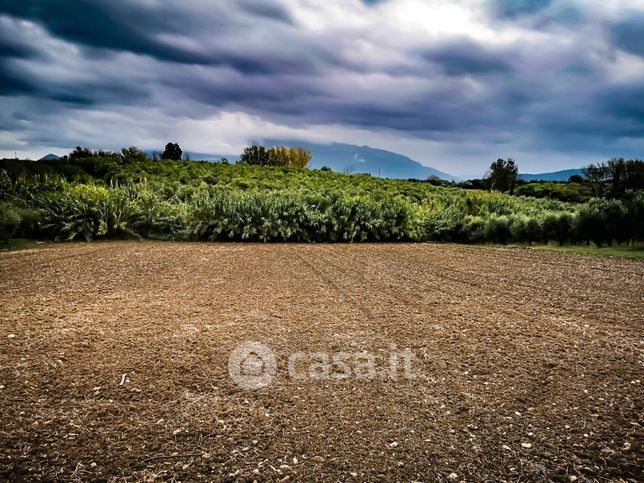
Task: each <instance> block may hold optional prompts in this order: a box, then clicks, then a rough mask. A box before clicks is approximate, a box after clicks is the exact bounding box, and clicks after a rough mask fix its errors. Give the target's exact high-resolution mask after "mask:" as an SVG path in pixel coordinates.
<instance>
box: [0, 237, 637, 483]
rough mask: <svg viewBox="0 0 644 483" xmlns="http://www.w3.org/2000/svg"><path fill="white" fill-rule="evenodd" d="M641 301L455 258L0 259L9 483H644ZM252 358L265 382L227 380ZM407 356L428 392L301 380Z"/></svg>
mask: <svg viewBox="0 0 644 483" xmlns="http://www.w3.org/2000/svg"><path fill="white" fill-rule="evenodd" d="M643 286H644V264H643V263H642V262H641V261H637V260H626V259H618V258H603V257H602V258H600V257H589V256H579V255H570V254H561V253H550V252H542V251H532V250H522V249H501V248H485V247H468V246H449V245H427V244H421V245H410V244H405V245H393V244H390V245H258V244H175V243H152V242H141V243H136V242H115V243H98V244H90V245H85V244H69V245H52V246H48V247H46V248H41V249H36V250H25V251H22V252H9V253H2V254H0V288H1V291H0V322H1V326H0V331H1V332H0V385H1V386H3V387H2V388H1V389H0V410H1V413H0V480H1V479H2V478H3V477H4V478H8V479H11V480H28V481H33V480H49V481H50V480H56V479H58V480H116V481H133V480H153V479H155V478H157V479H163V480H166V479H171V478H174V479H176V480H184V481H186V480H195V479H204V480H253V479H257V480H258V481H262V480H288V479H290V480H291V481H301V480H313V479H315V480H327V481H338V480H343V481H346V480H354V481H364V480H383V481H385V480H386V481H412V480H417V481H435V480H437V479H440V480H448V479H451V480H453V481H461V480H466V481H485V480H488V481H498V480H510V481H517V480H522V481H525V480H547V479H553V480H561V481H570V477H571V476H575V477H577V478H578V480H577V481H585V480H593V479H594V480H600V481H601V480H609V479H613V480H616V479H618V478H623V479H627V480H632V481H636V480H640V479H642V477H643V474H642V453H641V450H642V448H641V442H642V424H644V422H643V419H642V409H643V408H642V384H641V380H642V379H644V377H643V376H644V375H643V371H642V358H641V350H642V344H643V339H644V324H643V317H642V314H643V313H644V290H643ZM12 335H13V337H10V336H12ZM245 341H260V342H262V343H264V344H266V345H267V346H269V347H270V348H271V349H272V350H273V351H274V353H275V354H276V356H277V361H278V373H277V375H276V377H275V379H274V380H273V382H272V384H271V385H269V386H268V387H264V388H261V389H256V390H245V389H242V388H240V387H238V386H237V385H236V384H235V383H234V381H233V380H232V379H231V378H230V376H229V374H228V369H227V364H228V357H229V355H230V353H231V351H232V350H233V349H234V348H235V347H236V346H237V345H238V344H240V343H242V342H245ZM394 346H395V347H396V348H397V349H398V350H402V349H404V348H410V349H411V350H412V351H413V352H414V354H415V356H416V359H415V361H414V369H415V370H417V371H418V372H420V373H422V374H423V375H425V376H427V377H423V378H417V379H405V378H404V377H398V378H397V379H396V380H393V379H390V378H387V377H379V378H377V379H372V380H364V379H357V378H355V377H352V378H349V379H337V378H334V379H324V380H319V379H309V378H306V379H293V378H290V377H289V376H288V373H287V371H286V366H287V360H288V357H289V355H290V354H292V353H294V352H297V351H313V352H324V353H328V354H332V353H334V352H337V351H342V352H356V351H361V350H366V351H369V352H371V353H373V354H376V356H377V357H378V358H379V359H378V361H379V363H380V362H382V361H384V360H385V359H384V357H385V356H386V355H387V353H388V351H390V350H391V348H392V347H394ZM381 358H382V360H381ZM123 374H127V378H128V380H127V382H126V383H124V384H123V385H120V384H119V383H120V382H121V378H122V375H123ZM522 443H523V444H522ZM527 446H530V447H527ZM452 473H454V474H452ZM450 474H452V475H451V478H450ZM455 475H456V476H455ZM573 480H574V478H573Z"/></svg>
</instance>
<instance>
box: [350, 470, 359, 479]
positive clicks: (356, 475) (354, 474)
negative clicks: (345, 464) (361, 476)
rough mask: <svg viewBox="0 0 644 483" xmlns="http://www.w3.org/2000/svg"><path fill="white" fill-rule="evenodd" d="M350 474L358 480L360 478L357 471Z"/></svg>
mask: <svg viewBox="0 0 644 483" xmlns="http://www.w3.org/2000/svg"><path fill="white" fill-rule="evenodd" d="M349 474H350V475H351V476H353V477H354V478H357V477H358V473H356V472H355V471H352V472H351V473H349Z"/></svg>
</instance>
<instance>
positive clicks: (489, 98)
mask: <svg viewBox="0 0 644 483" xmlns="http://www.w3.org/2000/svg"><path fill="white" fill-rule="evenodd" d="M617 4H618V5H617V6H616V7H614V8H613V9H612V10H610V9H608V8H607V7H605V6H604V5H603V2H601V1H600V0H588V1H584V2H582V1H580V0H541V1H531V2H527V1H521V0H514V1H511V0H488V1H487V2H478V1H468V0H456V1H446V0H445V1H439V0H431V1H429V0H428V1H426V2H423V1H420V0H419V1H418V2H416V4H415V6H414V3H413V2H405V3H404V4H403V3H402V2H401V1H400V0H387V1H367V0H364V1H362V0H343V1H339V0H338V1H329V2H324V3H323V4H316V2H310V1H308V0H288V1H287V0H283V1H282V0H271V1H262V0H243V1H239V2H212V1H206V0H190V1H179V0H166V1H163V2H156V1H155V2H150V1H144V0H131V1H99V0H78V1H76V2H74V3H73V4H71V3H70V2H66V1H64V0H34V1H32V2H14V1H10V0H0V27H2V28H0V95H2V96H3V99H4V101H3V107H5V112H4V113H3V114H2V118H1V119H0V122H1V126H0V127H1V128H2V130H3V133H4V134H3V135H2V137H0V143H1V144H0V147H2V148H3V149H5V150H7V151H8V150H11V151H13V150H14V149H19V148H23V147H25V149H26V147H29V146H30V145H41V146H47V147H50V146H61V147H67V146H73V145H76V144H82V143H92V142H95V141H94V140H93V139H87V138H84V136H88V137H92V138H93V137H95V136H98V137H99V138H100V136H104V135H105V134H104V129H103V128H102V127H101V125H100V124H101V122H103V121H99V120H98V119H99V118H100V119H101V120H104V119H110V120H114V121H113V122H115V123H116V119H118V120H119V122H126V121H127V118H125V117H124V116H125V114H124V113H127V116H132V117H133V121H134V120H135V119H136V118H139V119H146V122H145V123H143V122H142V124H141V127H140V129H139V130H138V131H137V133H135V134H136V135H138V136H139V139H140V141H138V142H137V139H136V138H134V139H132V138H131V137H128V138H127V139H123V141H122V144H131V143H135V144H140V145H141V146H142V147H144V148H155V147H158V146H149V145H145V143H148V144H149V143H153V142H159V140H160V139H162V136H163V135H166V133H168V132H169V133H171V132H172V128H173V126H174V125H175V119H177V118H179V119H183V120H185V122H192V123H197V124H198V125H199V126H202V124H204V123H205V124H206V125H207V123H208V122H214V123H215V124H216V125H217V126H218V129H220V130H221V129H222V126H221V125H220V124H217V123H219V122H220V121H219V120H220V119H225V120H226V122H232V121H230V119H237V118H235V117H234V116H232V117H231V116H227V115H225V113H239V116H241V117H240V118H239V119H243V121H244V123H246V124H243V125H242V126H240V127H238V129H240V130H242V129H245V130H246V131H244V133H245V136H246V139H257V138H261V137H262V136H263V133H262V132H261V130H262V129H266V124H265V123H269V124H270V126H272V127H271V129H277V130H283V131H284V132H285V133H286V134H285V135H288V134H289V132H291V131H292V132H295V133H296V134H297V135H298V136H299V137H300V138H306V137H307V136H310V137H311V139H317V138H318V137H319V135H318V132H319V131H320V130H324V129H323V128H322V127H321V126H331V127H329V133H331V132H335V133H338V135H339V136H343V135H348V134H347V133H357V134H356V135H359V136H365V139H367V138H368V139H376V140H379V139H382V140H383V142H385V141H384V140H387V141H386V142H388V143H390V144H389V145H387V146H384V145H383V146H376V147H384V148H389V149H392V148H398V149H399V150H400V149H402V150H405V149H407V151H406V152H404V153H403V154H407V155H410V156H412V157H416V158H419V159H420V160H421V161H427V162H428V163H434V160H435V159H436V158H439V157H440V159H441V162H444V163H448V165H449V166H451V165H453V164H454V163H456V165H459V163H460V165H459V167H458V168H457V171H460V173H463V172H468V170H469V172H474V171H476V172H478V171H480V170H481V169H482V168H481V166H483V165H485V164H487V163H488V161H489V158H490V157H495V156H496V155H502V154H504V153H506V154H507V155H515V153H518V154H524V156H525V157H526V158H527V159H528V160H529V161H528V162H530V163H532V164H534V163H536V161H530V159H532V157H531V154H530V153H533V152H534V153H537V152H538V151H540V152H550V151H554V152H556V158H555V157H554V156H552V155H550V154H548V155H547V159H544V161H543V163H544V169H545V168H547V167H548V166H546V165H547V164H548V163H551V164H553V166H551V167H557V166H554V165H555V164H556V163H561V162H562V158H563V159H564V160H565V159H569V161H566V163H567V164H568V165H574V164H575V163H578V162H579V160H580V159H582V158H583V159H585V160H586V161H591V160H592V159H590V160H588V159H586V158H587V157H588V156H589V155H590V156H592V155H593V152H594V153H596V156H597V157H598V158H599V159H601V157H603V156H605V154H606V153H608V152H609V151H610V153H611V155H616V156H622V155H623V156H634V155H639V156H642V150H644V142H642V141H641V138H642V136H643V133H644V105H643V104H642V101H640V99H643V98H644V60H642V59H643V58H644V50H642V46H643V45H644V33H643V32H644V8H641V7H640V8H636V7H635V5H636V2H633V1H629V0H620V1H619V2H617ZM296 5H297V6H296ZM410 5H411V7H410ZM412 7H413V8H414V9H416V10H413V9H412ZM405 9H409V11H406V10H405ZM450 9H451V10H450ZM454 12H456V13H454ZM149 113H154V116H152V115H151V114H150V115H148V114H149ZM52 116H54V117H55V119H57V121H56V122H55V123H54V122H52V121H51V117H52ZM80 119H83V123H80V121H78V120H80ZM212 119H216V120H217V121H212ZM110 122H112V121H110ZM221 122H223V121H221ZM240 122H241V121H240ZM134 124H135V123H134ZM276 126H278V127H276ZM333 126H336V127H333ZM233 127H234V126H232V127H231V129H230V131H226V132H228V134H227V135H228V136H230V132H234V131H233ZM307 130H308V131H307ZM280 132H281V131H280ZM307 133H308V134H307ZM370 133H371V134H370ZM382 133H387V135H386V136H385V135H383V134H382ZM331 135H332V134H328V135H327V137H330V136H331ZM123 136H125V137H127V136H134V134H133V133H132V129H124V130H123ZM214 136H218V134H217V133H215V134H214ZM221 136H223V134H222V135H221ZM110 139H111V137H110ZM396 139H405V140H406V141H405V143H406V144H404V143H403V141H400V143H399V145H398V144H396V143H397V141H396ZM219 141H220V144H222V145H223V146H226V140H225V139H223V137H222V138H221V139H219ZM338 141H343V142H353V143H356V144H366V141H364V140H363V139H338ZM106 142H108V141H106ZM109 142H112V141H111V140H110V141H109ZM240 142H241V141H240ZM98 143H99V144H101V145H102V146H103V147H112V148H116V147H118V146H106V145H104V144H102V143H103V141H100V140H99V142H98ZM207 147H208V146H205V147H204V146H201V147H194V148H191V149H193V150H201V151H203V150H204V149H207ZM589 148H590V149H592V150H594V151H593V152H589ZM222 149H223V148H222ZM228 149H231V150H233V149H237V146H236V145H235V146H231V147H229V148H228ZM477 152H478V153H480V161H478V160H474V157H475V153H477ZM464 153H465V154H464ZM450 156H452V157H453V158H454V161H451V160H448V161H445V159H446V158H449V157H450ZM535 159H536V154H535ZM434 164H435V163H434ZM437 167H439V168H443V169H446V168H447V166H445V165H442V166H440V165H438V166H437ZM536 169H538V168H537V167H536V166H534V167H533V168H531V170H533V171H534V170H536ZM457 174H458V173H457Z"/></svg>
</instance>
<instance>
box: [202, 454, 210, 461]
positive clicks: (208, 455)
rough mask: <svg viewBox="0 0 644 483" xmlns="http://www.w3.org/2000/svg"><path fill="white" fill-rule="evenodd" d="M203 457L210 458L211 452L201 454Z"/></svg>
mask: <svg viewBox="0 0 644 483" xmlns="http://www.w3.org/2000/svg"><path fill="white" fill-rule="evenodd" d="M201 457H202V458H203V459H205V460H209V459H210V453H204V454H202V455H201Z"/></svg>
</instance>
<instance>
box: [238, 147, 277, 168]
mask: <svg viewBox="0 0 644 483" xmlns="http://www.w3.org/2000/svg"><path fill="white" fill-rule="evenodd" d="M239 163H241V164H251V165H255V166H268V165H269V164H271V159H270V154H269V151H268V150H267V149H266V148H265V147H264V146H248V147H247V148H245V149H244V152H243V153H242V155H241V156H240V157H239Z"/></svg>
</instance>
